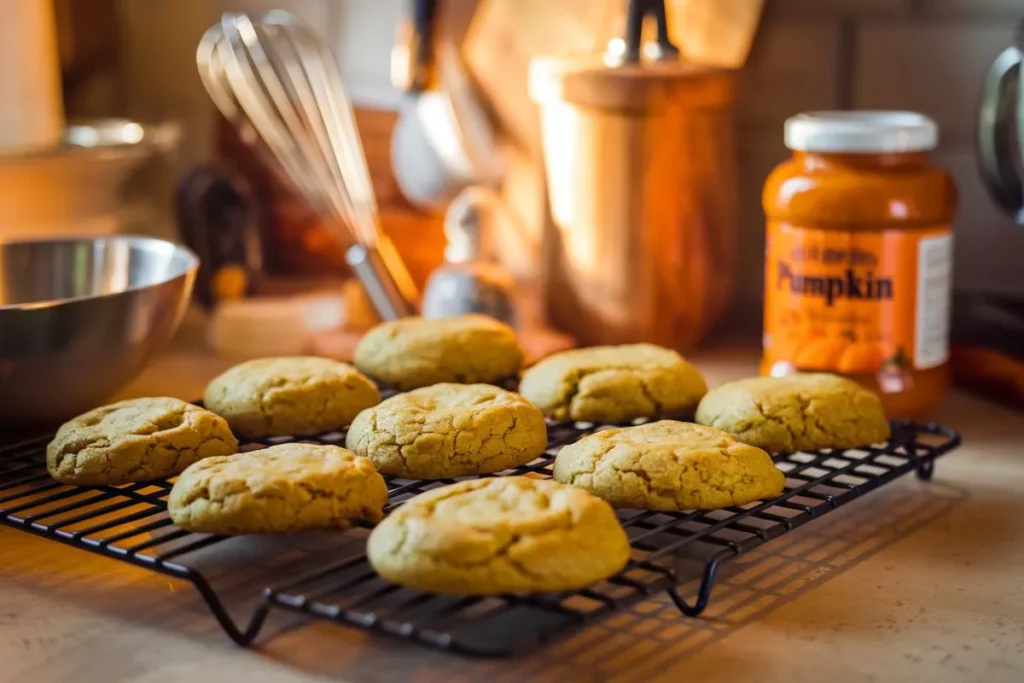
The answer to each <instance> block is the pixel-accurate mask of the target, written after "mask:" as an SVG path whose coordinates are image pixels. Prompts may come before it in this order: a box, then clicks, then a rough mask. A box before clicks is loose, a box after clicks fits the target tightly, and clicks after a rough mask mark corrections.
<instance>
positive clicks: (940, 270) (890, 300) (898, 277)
mask: <svg viewBox="0 0 1024 683" xmlns="http://www.w3.org/2000/svg"><path fill="white" fill-rule="evenodd" d="M952 252H953V239H952V235H951V233H950V229H949V227H948V226H939V227H928V228H920V229H916V230H882V231H843V230H820V229H814V228H805V227H799V226H795V225H791V224H789V223H786V222H782V221H769V223H768V231H767V244H766V248H765V312H764V313H765V320H764V340H763V343H764V353H765V360H766V361H767V364H768V365H769V367H771V373H772V374H785V372H786V371H787V370H796V369H798V370H821V371H830V372H838V373H843V374H858V373H879V372H882V373H893V372H895V373H899V372H901V371H906V370H909V369H915V370H923V369H927V368H931V367H935V366H937V365H941V364H942V363H945V362H946V360H947V359H948V357H949V309H950V303H949V302H950V284H951V280H952V272H953V271H952Z"/></svg>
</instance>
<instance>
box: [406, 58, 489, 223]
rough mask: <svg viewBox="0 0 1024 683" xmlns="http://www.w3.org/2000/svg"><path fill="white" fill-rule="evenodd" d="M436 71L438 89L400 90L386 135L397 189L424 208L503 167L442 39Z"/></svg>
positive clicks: (485, 182) (484, 120)
mask: <svg viewBox="0 0 1024 683" xmlns="http://www.w3.org/2000/svg"><path fill="white" fill-rule="evenodd" d="M437 72H438V74H439V76H438V79H439V87H438V89H435V90H427V91H422V92H418V91H412V92H410V93H409V94H408V95H407V96H406V98H405V100H404V101H403V103H402V107H401V110H400V111H399V115H398V121H397V122H396V123H395V129H394V133H393V135H392V140H391V164H392V167H393V169H394V172H395V180H396V181H397V182H398V187H399V189H401V191H402V194H403V195H404V196H405V198H406V199H408V200H409V201H410V202H411V203H412V204H414V205H416V206H417V207H419V208H421V209H428V210H431V209H433V210H439V209H441V208H443V207H444V206H446V205H447V204H448V202H450V201H451V200H452V199H453V198H454V197H455V195H457V194H458V193H459V192H461V191H462V190H464V189H466V188H467V187H470V186H472V185H490V186H496V185H498V184H499V183H500V182H501V178H502V174H503V170H504V167H503V163H502V159H501V156H500V154H499V153H498V148H497V142H496V139H495V134H494V131H493V130H492V129H491V124H490V121H489V120H488V118H487V113H486V112H485V111H484V109H483V106H482V105H481V104H480V102H479V101H478V100H477V99H476V94H475V92H474V90H473V86H472V84H471V83H470V82H469V78H468V77H467V75H466V73H465V72H464V71H463V68H462V64H461V60H460V58H459V55H458V53H457V52H456V51H455V50H454V49H453V48H452V47H451V46H450V45H448V44H446V43H445V44H442V45H440V46H438V49H437Z"/></svg>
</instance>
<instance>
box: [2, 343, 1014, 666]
mask: <svg viewBox="0 0 1024 683" xmlns="http://www.w3.org/2000/svg"><path fill="white" fill-rule="evenodd" d="M755 355H756V354H755V353H754V352H753V351H752V350H750V349H749V348H746V349H744V348H740V347H730V346H719V347H717V348H715V349H714V350H711V351H706V352H703V353H698V354H694V360H695V362H696V363H697V364H698V365H699V366H700V368H701V369H702V370H703V371H704V372H705V374H706V375H707V376H708V379H709V381H710V383H711V384H717V383H720V382H723V381H726V380H729V379H734V378H738V377H741V376H746V375H750V374H753V373H754V372H755V370H756V363H755ZM226 365H227V363H226V362H225V361H223V360H220V359H216V358H213V357H212V356H210V355H209V354H206V353H204V352H202V351H200V350H197V348H195V347H194V346H192V345H189V344H181V343H179V344H178V345H177V346H176V347H174V348H172V349H170V350H169V351H168V352H166V353H164V354H163V355H162V356H160V357H159V358H158V359H157V360H156V361H155V362H154V363H153V364H151V365H150V367H149V368H148V369H147V370H146V372H145V373H144V374H143V375H142V376H141V377H140V378H139V379H138V380H137V381H136V382H134V383H133V384H132V385H131V386H130V387H129V388H128V389H127V390H126V392H125V394H126V395H153V394H164V395H176V396H180V397H182V398H188V399H192V398H196V397H198V396H199V395H200V393H201V390H202V386H203V384H204V383H205V381H206V380H208V379H209V378H210V377H211V376H212V375H213V374H215V373H217V372H218V371H219V370H221V369H222V368H224V367H226ZM937 417H938V419H939V421H940V422H942V423H944V424H947V425H949V426H951V427H954V428H956V429H958V430H960V432H961V433H962V435H963V438H964V445H963V446H962V447H961V448H960V449H959V450H958V451H956V452H954V453H952V454H950V455H948V456H946V457H944V458H943V459H942V460H940V461H939V463H938V465H937V467H936V474H935V478H934V480H933V481H932V482H930V483H922V482H919V481H917V480H916V479H914V478H913V477H912V476H907V477H904V478H902V479H900V480H898V481H896V482H894V483H893V484H892V485H890V486H887V487H885V488H884V489H882V490H879V491H876V492H874V493H872V494H870V495H868V496H866V497H865V498H862V499H860V500H858V501H855V502H853V503H851V504H850V505H849V506H846V507H844V508H843V509H841V510H839V511H837V512H836V513H834V514H832V515H829V516H827V517H825V518H822V519H820V520H816V521H814V522H813V523H811V524H808V525H806V526H804V527H802V528H800V529H798V530H796V531H795V532H793V533H791V534H788V535H786V536H785V537H782V538H779V539H777V540H775V541H772V542H771V543H768V544H766V545H765V546H763V547H762V548H761V549H760V551H755V552H754V553H751V554H749V555H746V556H743V557H742V558H740V559H738V560H736V561H735V562H734V563H733V566H732V567H731V571H729V572H726V574H725V575H724V576H723V577H721V578H720V580H719V583H718V584H717V585H716V587H715V591H714V594H713V598H712V602H711V606H710V607H709V609H708V610H707V612H706V613H705V615H704V616H703V617H702V618H700V619H688V618H685V617H682V616H680V615H679V613H678V612H677V611H676V610H675V608H674V607H673V606H672V604H671V603H670V602H669V601H668V600H667V599H666V598H664V597H659V598H653V599H650V600H648V601H646V602H644V603H641V604H640V605H638V606H636V607H635V608H633V609H631V610H628V611H625V612H622V613H619V614H617V615H615V616H613V617H611V618H609V619H607V620H606V621H604V622H602V623H600V624H598V625H594V626H591V627H588V628H586V629H584V630H583V631H581V632H579V633H578V634H576V635H573V636H572V637H570V638H568V639H567V640H564V641H561V642H559V643H557V644H555V645H552V646H549V647H547V648H545V649H543V650H541V651H538V652H537V653H535V654H532V655H530V656H527V657H524V658H519V659H516V660H479V659H466V658H460V657H456V656H454V655H449V654H445V653H440V652H435V651H432V650H429V649H426V648H423V647H419V646H416V645H413V644H411V643H405V642H400V641H394V640H391V639H387V638H383V637H380V636H372V635H368V634H365V633H363V632H360V631H357V630H354V629H349V628H344V627H340V626H335V625H332V624H327V623H314V624H310V625H304V626H288V627H280V628H278V629H277V630H276V633H275V635H274V636H273V637H268V638H262V639H261V640H259V641H258V642H257V644H256V646H255V647H254V648H252V649H248V650H247V649H242V648H239V647H237V646H235V645H233V644H232V643H231V641H229V640H228V638H227V637H226V636H224V635H223V633H222V632H221V631H220V630H219V627H218V626H217V625H216V623H215V622H214V621H213V620H212V618H211V617H210V616H209V614H208V612H207V611H206V610H205V607H204V605H203V604H202V603H201V602H200V601H199V599H198V597H197V596H196V595H195V593H194V591H193V589H192V587H191V586H189V585H188V584H185V583H180V582H177V581H175V580H172V579H168V578H167V577H163V576H158V575H155V574H150V573H148V572H146V571H144V570H141V569H137V568H134V567H131V566H128V565H124V564H122V563H118V562H115V561H112V560H109V559H105V558H101V557H97V556H94V555H91V554H89V553H86V552H84V551H80V550H76V549H73V548H68V547H64V546H60V545H57V544H55V543H52V542H49V541H45V540H43V539H40V538H36V537H34V536H30V535H28V534H25V533H23V532H20V531H16V530H12V529H7V528H0V681H2V682H6V681H19V682H23V683H36V682H39V683H48V682H50V681H54V682H57V681H72V680H73V681H76V682H77V683H92V682H93V681H95V682H97V683H99V682H102V683H121V682H129V681H131V682H133V683H143V682H145V683H157V682H158V681H159V682H162V681H188V683H200V682H204V681H247V682H249V683H257V682H262V681H295V682H298V681H313V680H345V681H354V682H355V681H358V682H363V681H407V680H411V681H462V680H465V681H472V680H487V681H493V682H498V681H603V680H609V681H623V682H635V681H681V680H693V681H701V683H717V682H719V681H721V682H726V681H728V682H730V683H737V682H744V681H752V682H753V681H757V682H758V683H765V682H769V681H786V683H802V682H803V681H807V682H808V683H811V682H813V683H820V682H821V681H822V680H834V681H844V682H845V681H985V682H986V683H995V682H998V681H1007V682H1010V681H1012V682H1014V683H1017V682H1019V681H1024V414H1022V413H1020V412H1014V411H1011V410H1009V409H1006V408H1002V407H999V406H997V405H994V404H992V403H989V402H986V401H984V400H982V399H978V398H974V397H971V396H967V395H964V394H959V393H955V394H953V395H952V396H950V398H949V399H948V401H947V402H946V405H945V406H944V408H943V410H942V412H941V414H940V415H938V416H937Z"/></svg>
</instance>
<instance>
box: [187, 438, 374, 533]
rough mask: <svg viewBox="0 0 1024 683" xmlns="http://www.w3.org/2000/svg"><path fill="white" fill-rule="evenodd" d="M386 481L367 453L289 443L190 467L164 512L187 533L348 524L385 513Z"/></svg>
mask: <svg viewBox="0 0 1024 683" xmlns="http://www.w3.org/2000/svg"><path fill="white" fill-rule="evenodd" d="M387 499H388V489H387V485H386V484H385V483H384V478H383V477H381V476H380V474H378V473H377V471H376V470H375V469H374V467H373V463H371V462H370V461H369V460H367V459H366V458H361V457H359V456H357V455H355V454H354V453H351V452H350V451H347V450H345V449H344V448H341V447H339V446H323V445H317V444H309V443H287V444H280V445H277V446H271V447H270V448H264V449H262V450H258V451H249V452H247V453H239V454H238V455H233V456H230V457H223V458H208V459H206V460H203V461H200V462H197V463H195V464H194V465H192V466H191V467H189V468H188V469H186V470H185V471H184V472H183V473H182V474H181V476H180V477H178V480H177V481H176V482H175V483H174V487H173V488H172V489H171V494H170V496H169V497H168V500H167V511H168V513H170V516H171V519H172V520H173V521H174V523H175V524H177V525H178V526H180V527H181V528H182V529H185V530H187V531H194V532H201V533H210V534H224V535H235V534H284V533H294V532H298V531H308V530H313V529H345V528H348V527H349V526H350V525H351V522H352V520H364V521H368V522H376V521H379V520H380V519H381V517H383V509H384V504H385V503H386V502H387Z"/></svg>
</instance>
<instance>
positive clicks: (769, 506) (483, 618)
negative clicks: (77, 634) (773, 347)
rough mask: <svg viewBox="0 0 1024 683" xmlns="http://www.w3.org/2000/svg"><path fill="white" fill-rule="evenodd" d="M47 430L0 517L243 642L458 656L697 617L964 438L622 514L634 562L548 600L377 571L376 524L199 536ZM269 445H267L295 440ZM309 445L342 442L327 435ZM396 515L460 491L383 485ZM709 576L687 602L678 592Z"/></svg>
mask: <svg viewBox="0 0 1024 683" xmlns="http://www.w3.org/2000/svg"><path fill="white" fill-rule="evenodd" d="M600 428H601V427H599V426H596V425H592V424H587V423H558V424H549V428H548V433H549V444H548V449H547V452H546V453H545V455H544V456H543V457H541V458H539V459H538V460H536V461H534V462H533V463H530V464H529V465H526V466H523V467H519V468H516V469H514V470H508V471H506V472H502V473H500V474H499V475H496V476H509V475H523V474H527V475H531V476H539V477H550V476H551V466H552V463H553V462H554V456H555V454H557V452H558V450H559V448H561V447H562V446H563V445H565V444H568V443H571V442H573V441H576V440H578V439H580V438H581V437H583V436H585V435H587V434H590V433H593V432H594V431H597V430H598V429H600ZM48 440H49V437H41V438H37V439H31V440H28V441H24V442H21V443H18V444H15V445H12V446H6V447H3V448H0V522H2V523H3V524H5V525H7V526H11V527H14V528H17V529H22V530H25V531H29V532H31V533H33V534H36V535H39V536H42V537H44V538H48V539H51V540H54V541H58V542H60V543H65V544H67V545H70V546H74V547H77V548H82V549H85V550H89V551H91V552H93V553H97V554H99V555H103V556H105V557H109V558H113V559H116V560H120V561H122V562H128V563H130V564H133V565H136V566H139V567H143V568H145V569H149V570H152V571H155V572H159V573H161V574H165V575H168V576H172V577H176V578H178V579H182V580H184V581H188V582H189V583H191V584H192V585H194V586H195V588H196V590H197V591H198V592H199V594H200V596H201V597H202V598H203V600H204V601H205V602H206V603H207V604H208V605H209V608H210V610H211V611H212V613H213V616H214V617H215V618H216V619H217V621H218V622H219V624H220V625H221V626H222V627H223V629H224V631H225V632H226V633H227V634H228V636H230V637H231V639H232V640H234V641H235V642H236V643H239V644H241V645H249V644H250V643H252V642H253V640H254V639H255V638H256V636H257V635H258V634H259V632H260V629H261V627H262V626H263V624H264V622H265V620H266V617H267V615H268V613H269V612H270V611H271V610H274V609H279V610H285V611H289V612H295V613H299V614H302V615H305V616H307V617H312V618H318V619H326V620H330V621H333V622H337V623H340V624H345V625H349V626H354V627H358V628H362V629H366V630H370V631H375V632H379V633H385V634H389V635H392V636H397V637H401V638H405V639H407V640H413V641H416V642H419V643H422V644H426V645H430V646H433V647H438V648H442V649H446V650H452V651H456V652H460V653H464V654H474V655H491V656H504V655H512V654H515V653H518V652H523V651H526V650H529V649H532V648H534V647H536V646H538V645H540V644H543V643H545V642H548V641H550V640H552V639H554V638H557V637H558V636H559V635H561V634H563V633H566V632H568V631H572V630H574V629H577V628H579V627H580V626H582V625H584V624H586V623H588V622H591V621H593V620H596V619H600V618H601V617H602V616H604V615H605V614H607V613H610V612H612V611H615V610H618V609H622V608H624V607H627V606H629V605H631V604H633V603H635V602H637V601H640V600H643V599H644V598H646V597H648V596H651V595H654V594H656V593H660V592H667V593H668V595H669V596H670V598H671V600H672V602H673V603H674V604H675V605H676V606H677V607H678V608H679V610H680V611H681V612H682V613H683V614H685V615H687V616H697V615H699V614H701V612H703V611H704V609H705V608H706V607H707V605H708V601H709V600H710V598H711V589H712V587H713V585H714V582H715V576H716V573H717V571H718V569H719V567H720V565H721V564H722V563H723V562H725V561H727V560H729V559H731V558H734V557H736V556H737V555H740V554H742V553H745V552H748V551H750V550H752V549H753V548H755V547H757V546H759V545H761V544H762V543H764V542H766V541H769V540H771V539H772V538H775V537H777V536H779V535H781V534H784V533H786V532H788V531H791V530H792V529H795V528H796V527H798V526H801V525H802V524H805V523H806V522H808V521H810V520H812V519H815V518H817V517H820V516H821V515H823V514H826V513H828V512H830V511H832V510H834V509H836V508H838V507H840V506H842V505H844V504H845V503H848V502H849V501H851V500H853V499H855V498H857V497H859V496H861V495H863V494H865V493H867V492H869V491H872V490H874V489H876V488H878V487H879V486H882V485H884V484H886V483H888V482H890V481H892V480H893V479H896V478H897V477H899V476H901V475H903V474H907V473H909V472H912V471H914V472H916V473H917V476H918V477H919V478H921V479H929V478H930V477H931V474H932V470H933V467H934V463H935V459H936V458H937V457H939V456H940V455H942V454H944V453H947V452H949V451H951V450H953V449H954V448H956V447H957V446H958V445H959V444H960V437H959V435H957V434H956V433H955V432H954V431H952V430H950V429H947V428H944V427H941V426H938V425H934V424H916V423H910V422H896V423H893V437H892V439H891V440H890V441H889V442H888V443H886V444H883V445H874V446H864V447H862V448H856V449H849V450H823V451H810V452H800V453H794V454H789V455H783V456H779V457H777V458H776V465H777V466H778V467H779V468H780V469H781V470H783V472H785V474H786V488H785V492H784V493H783V494H782V495H781V496H780V497H778V498H776V499H774V500H770V501H763V502H759V503H752V504H749V505H745V506H742V507H732V508H726V509H722V510H711V511H694V512H683V513H664V512H652V511H640V510H620V511H619V518H620V520H621V522H622V525H623V526H624V527H625V529H626V531H627V533H628V534H629V537H630V541H631V544H632V546H633V557H632V559H631V561H630V563H629V564H628V565H627V567H626V568H625V569H624V570H623V571H622V572H620V573H619V574H618V575H616V576H615V577H613V578H611V579H609V580H607V581H603V582H601V583H598V584H595V585H593V586H591V587H590V588H588V589H586V590H581V591H573V592H568V593H560V594H552V595H536V596H533V595H531V596H527V595H506V596H501V597H461V598H460V597H450V596H437V595H431V594H427V593H420V592H417V591H412V590H408V589H404V588H401V587H399V586H396V585H394V584H391V583H388V582H386V581H384V580H382V579H381V578H379V577H378V576H377V575H376V574H375V573H374V571H373V569H372V568H371V567H370V565H369V564H368V562H367V560H366V556H365V554H364V551H365V538H366V535H367V533H368V532H367V530H366V529H365V528H360V527H356V528H353V529H350V530H347V531H344V532H332V533H326V532H324V533H315V534H304V535H299V536H288V537H281V538H262V537H240V538H226V537H222V536H212V535H206V534H193V533H189V532H186V531H184V530H182V529H179V528H177V527H175V526H174V524H173V523H172V522H171V520H170V519H169V517H168V516H167V510H166V500H167V494H168V492H169V491H170V488H171V482H170V481H156V482H149V483H145V484H131V485H127V486H121V487H96V488H81V487H74V486H65V485H63V484H59V483H57V482H55V481H53V480H52V479H51V478H50V476H49V475H48V474H47V472H46V462H45V461H46V457H45V447H46V443H47V442H48ZM290 440H292V439H289V438H275V439H269V440H265V441H260V442H251V443H248V444H246V445H245V448H246V449H252V448H259V447H263V446H267V445H272V444H276V443H282V442H285V441H290ZM302 440H303V441H309V442H314V443H327V444H338V443H343V442H344V434H343V433H341V432H331V433H327V434H321V435H318V436H316V437H312V438H303V439H302ZM387 480H388V489H389V492H390V498H389V502H388V507H387V509H386V511H388V510H392V509H394V508H395V507H396V506H398V505H401V504H402V503H403V502H404V501H406V500H408V499H409V498H411V497H412V496H415V495H417V494H419V493H422V492H423V491H426V490H429V489H431V488H435V487H437V486H443V485H445V484H450V483H452V481H454V480H451V479H446V480H437V481H423V480H409V479H401V478H396V477H391V478H387ZM695 577H699V584H698V585H699V587H698V589H697V592H696V595H694V596H692V597H691V598H690V599H689V600H687V599H686V598H684V597H683V596H682V595H681V594H680V593H679V591H678V588H677V587H678V586H679V585H680V584H681V583H682V582H686V581H689V580H690V579H693V578H695Z"/></svg>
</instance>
